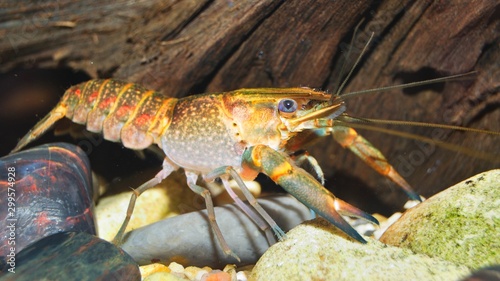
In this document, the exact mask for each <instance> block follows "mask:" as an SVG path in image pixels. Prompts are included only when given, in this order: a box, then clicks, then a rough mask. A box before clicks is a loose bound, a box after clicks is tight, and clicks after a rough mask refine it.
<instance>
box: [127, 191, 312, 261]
mask: <svg viewBox="0 0 500 281" xmlns="http://www.w3.org/2000/svg"><path fill="white" fill-rule="evenodd" d="M258 201H259V203H260V204H261V206H262V208H264V209H265V210H266V211H267V212H268V214H269V215H270V216H271V217H272V218H273V219H274V220H275V221H276V223H277V224H278V225H279V226H280V227H281V228H282V229H283V230H284V231H287V230H289V229H291V228H292V227H295V226H296V225H298V224H299V223H301V222H303V221H304V220H306V219H309V218H310V212H309V209H308V208H307V207H306V206H304V205H303V204H302V203H300V202H299V201H297V199H295V198H293V197H292V196H290V195H277V196H272V197H271V196H270V197H268V198H260V199H258ZM215 216H216V218H217V222H218V224H219V227H220V229H221V231H222V234H223V235H224V238H225V239H226V241H227V243H228V245H229V247H231V249H232V250H233V251H234V252H235V253H236V254H237V255H238V256H239V257H240V259H241V262H238V261H237V260H236V259H234V258H233V257H231V256H226V255H225V254H224V252H222V250H221V249H220V246H219V243H218V241H217V239H216V238H215V237H214V235H213V232H212V229H211V227H210V224H209V222H208V218H207V212H206V210H203V211H198V212H192V213H187V214H183V215H179V216H176V217H173V218H169V219H166V220H162V221H159V222H157V223H154V224H151V225H147V226H145V227H142V228H139V229H135V230H133V231H131V232H130V233H128V234H126V235H125V239H124V243H123V245H122V248H123V249H124V250H125V251H126V252H127V253H129V254H130V255H131V256H132V257H133V258H134V259H135V260H136V261H137V262H138V263H139V264H140V265H144V264H150V263H152V262H159V263H163V264H169V263H170V262H174V261H175V262H178V263H180V264H183V265H186V266H188V265H192V266H200V267H201V266H210V267H213V268H222V267H224V266H225V265H226V264H229V263H231V264H237V265H238V266H240V265H245V264H254V263H255V262H256V261H257V259H258V258H259V257H260V256H261V255H262V254H263V253H264V252H265V251H266V250H267V249H268V248H269V241H268V240H267V239H266V236H265V234H264V232H263V231H262V230H260V228H259V227H258V226H257V225H256V224H255V223H254V222H252V220H251V219H250V218H249V217H248V216H247V215H246V214H245V213H243V212H242V211H241V210H240V209H239V208H238V207H236V206H235V205H233V204H231V205H224V206H221V207H215ZM271 235H272V234H271ZM272 242H274V241H272Z"/></svg>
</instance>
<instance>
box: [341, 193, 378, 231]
mask: <svg viewBox="0 0 500 281" xmlns="http://www.w3.org/2000/svg"><path fill="white" fill-rule="evenodd" d="M334 207H335V210H337V212H338V213H339V214H341V215H344V216H350V217H356V218H360V219H364V220H366V221H368V222H371V223H373V224H376V225H380V224H379V222H378V220H377V219H376V218H374V217H373V216H372V215H370V214H368V213H366V212H364V211H362V210H360V209H358V208H356V207H354V206H353V205H351V204H349V203H347V202H345V201H343V200H341V199H339V198H335V199H334Z"/></svg>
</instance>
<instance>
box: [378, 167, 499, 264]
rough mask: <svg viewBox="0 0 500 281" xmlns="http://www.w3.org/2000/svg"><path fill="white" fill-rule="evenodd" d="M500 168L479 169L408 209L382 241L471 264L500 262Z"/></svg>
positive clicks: (458, 262) (455, 261)
mask: <svg viewBox="0 0 500 281" xmlns="http://www.w3.org/2000/svg"><path fill="white" fill-rule="evenodd" d="M499 233H500V170H492V171H489V172H485V173H481V174H478V175H476V176H474V177H472V178H469V179H467V180H465V181H463V182H460V183H458V184H456V185H455V186H452V187H450V188H448V189H446V190H444V191H442V192H440V193H438V194H436V195H435V196H433V197H431V198H429V199H428V200H426V201H424V202H423V203H422V204H420V205H418V206H416V207H414V208H412V209H410V210H408V211H407V212H406V213H405V214H404V215H403V216H402V217H401V218H400V219H399V220H398V221H397V222H396V223H394V224H393V225H392V226H391V227H390V228H389V229H388V230H387V232H385V233H384V235H383V236H382V237H381V239H380V241H382V242H383V243H386V244H390V245H394V246H399V247H404V248H409V249H411V250H413V251H414V252H417V253H423V254H427V255H429V256H432V257H441V258H443V259H446V260H448V261H451V262H454V263H457V264H463V265H466V266H467V267H469V268H471V269H477V268H480V267H483V266H489V265H494V264H500V239H499V237H500V236H499Z"/></svg>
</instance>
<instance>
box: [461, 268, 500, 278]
mask: <svg viewBox="0 0 500 281" xmlns="http://www.w3.org/2000/svg"><path fill="white" fill-rule="evenodd" d="M461 281H500V265H495V266H490V267H485V268H481V269H479V270H477V271H474V272H472V274H471V275H469V276H467V277H466V278H464V279H462V280H461Z"/></svg>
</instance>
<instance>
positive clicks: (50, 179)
mask: <svg viewBox="0 0 500 281" xmlns="http://www.w3.org/2000/svg"><path fill="white" fill-rule="evenodd" d="M0 169H1V170H2V171H3V172H2V173H0V206H3V207H2V208H0V237H3V238H5V239H1V242H0V256H4V257H5V256H6V255H7V254H8V253H10V252H15V253H19V252H20V251H21V250H22V249H23V248H24V247H26V246H27V245H29V244H31V243H33V242H35V241H37V240H39V239H41V238H43V237H47V236H50V235H51V234H54V233H58V232H64V231H74V232H87V233H89V234H94V235H95V234H96V227H95V221H94V202H93V200H92V196H93V192H94V191H93V188H92V177H91V171H90V164H89V160H88V158H87V156H86V155H85V153H84V152H83V151H82V150H81V149H80V148H78V147H76V146H74V145H70V144H66V143H54V144H46V145H41V146H38V147H35V148H31V149H28V150H25V151H21V152H17V153H14V154H10V155H7V156H5V157H2V158H1V159H0ZM7 237H8V238H9V239H7ZM13 243H15V244H13ZM11 248H13V249H14V251H12V249H11Z"/></svg>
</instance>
